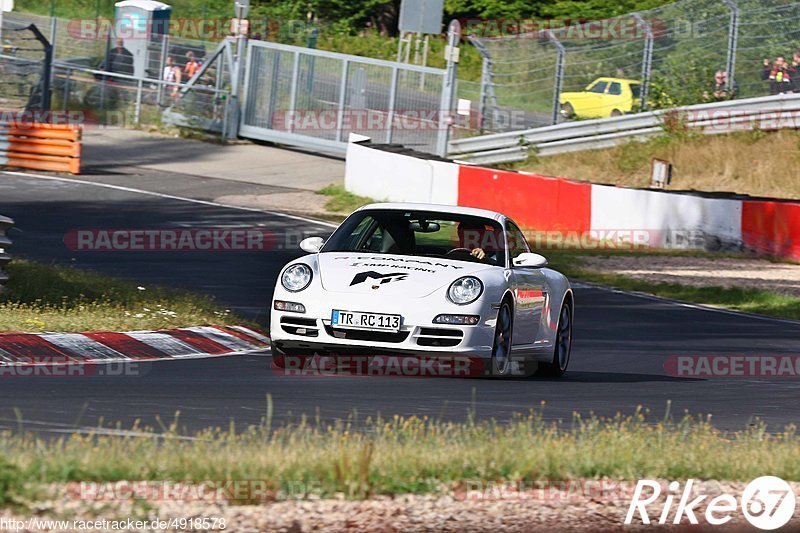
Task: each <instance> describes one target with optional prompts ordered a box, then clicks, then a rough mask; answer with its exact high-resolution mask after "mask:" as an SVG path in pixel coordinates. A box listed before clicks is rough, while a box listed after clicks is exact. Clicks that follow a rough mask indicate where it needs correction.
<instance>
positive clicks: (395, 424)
mask: <svg viewBox="0 0 800 533" xmlns="http://www.w3.org/2000/svg"><path fill="white" fill-rule="evenodd" d="M269 400H270V398H269V397H268V405H270V404H271V403H270V401H269ZM479 408H480V407H479ZM543 411H546V409H544V408H542V409H539V410H536V411H534V410H531V411H530V413H529V414H528V415H526V416H522V415H520V416H517V417H516V418H514V419H513V420H511V421H509V422H504V423H500V422H495V421H480V422H475V421H474V420H475V418H474V415H475V411H474V408H473V409H471V410H470V413H469V416H468V421H467V422H466V423H455V422H443V421H435V420H431V419H428V418H422V419H420V418H402V417H397V416H396V417H394V418H391V419H389V420H381V419H367V420H365V421H358V420H357V417H356V416H355V415H353V416H351V417H349V419H348V420H347V421H341V422H337V423H334V424H328V423H325V422H321V421H320V420H315V421H313V422H309V421H307V420H305V419H303V420H301V421H299V422H296V423H293V424H290V425H285V426H282V427H280V428H275V429H271V428H270V420H269V415H268V414H267V416H265V417H264V418H263V419H262V422H261V424H260V425H259V426H254V427H251V428H249V429H247V430H244V431H241V432H236V431H234V430H232V429H229V430H219V429H209V430H206V431H203V432H201V433H198V434H194V435H191V436H192V437H193V438H191V439H187V438H185V437H186V435H183V434H181V433H180V432H179V431H178V430H177V428H178V427H179V426H180V423H179V419H178V416H177V415H176V418H175V422H174V423H172V424H171V425H170V427H169V428H164V430H165V431H164V432H163V433H162V435H161V436H160V437H159V436H153V437H148V436H136V437H119V436H108V435H101V434H89V435H71V436H68V437H63V438H52V437H51V438H47V439H42V438H40V437H36V436H35V435H29V434H25V433H20V432H17V433H11V432H5V433H2V434H0V449H2V451H3V453H2V455H0V457H2V458H0V501H2V502H6V503H8V502H14V501H16V500H18V499H19V497H18V495H20V494H26V493H30V492H31V491H32V490H34V489H35V488H36V487H41V486H43V485H44V484H48V483H64V482H70V481H96V482H110V481H117V480H131V481H133V480H172V481H194V482H202V481H207V480H209V481H214V480H259V481H262V480H263V481H266V482H267V483H268V484H270V485H271V488H272V489H274V490H280V489H283V490H286V489H287V488H289V486H290V484H291V483H296V482H298V481H301V482H306V483H310V482H313V483H314V486H315V487H316V489H318V492H319V495H320V496H323V497H325V496H333V495H335V494H337V493H343V494H344V495H345V496H346V497H349V498H354V499H357V498H365V497H370V496H372V495H376V494H400V493H439V492H443V491H448V490H451V489H454V488H458V487H463V486H464V483H466V482H469V481H475V480H482V481H512V482H520V481H524V482H537V481H545V480H558V481H562V480H571V479H583V478H603V477H607V478H611V479H627V480H636V479H640V478H667V479H686V478H690V477H691V478H701V479H718V480H749V479H752V478H754V477H757V476H759V475H763V474H764V472H769V473H770V474H771V475H775V476H779V477H782V478H783V479H786V480H797V479H800V438H798V435H797V433H796V431H795V428H793V427H790V428H786V429H785V430H782V431H780V432H778V433H771V432H768V431H766V428H765V427H764V426H763V425H755V426H752V427H749V428H747V429H743V430H741V431H738V432H734V433H725V432H722V431H720V430H718V429H716V428H715V427H714V426H713V425H712V424H711V422H710V417H706V418H691V417H684V418H683V419H681V420H678V421H672V420H671V419H670V418H669V417H663V418H662V417H658V418H657V419H651V418H650V417H649V416H647V415H646V413H645V412H643V411H637V412H636V413H635V414H633V415H631V416H622V415H617V416H616V417H613V418H607V419H603V418H598V417H594V416H592V417H589V418H581V417H579V416H578V415H574V417H573V419H572V420H570V421H566V422H548V421H546V420H545V419H544V418H543V415H542V412H543ZM267 412H269V410H268V411H267ZM133 429H134V430H137V431H138V430H141V429H142V428H140V427H138V426H135V427H134V428H133Z"/></svg>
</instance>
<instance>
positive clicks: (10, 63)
mask: <svg viewBox="0 0 800 533" xmlns="http://www.w3.org/2000/svg"><path fill="white" fill-rule="evenodd" d="M43 37H44V36H43V35H42V34H41V32H39V29H38V28H37V27H36V26H35V25H32V24H30V23H22V22H19V21H16V20H13V19H9V18H8V17H4V18H3V23H2V27H1V28H0V43H1V44H2V49H0V109H2V110H3V111H4V112H18V111H31V110H41V109H44V108H46V107H47V101H46V96H47V94H46V91H45V83H46V80H45V74H46V72H45V64H46V60H47V41H46V39H44V38H43Z"/></svg>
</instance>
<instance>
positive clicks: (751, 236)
mask: <svg viewBox="0 0 800 533" xmlns="http://www.w3.org/2000/svg"><path fill="white" fill-rule="evenodd" d="M742 241H743V242H744V245H745V246H746V247H747V248H750V249H752V250H755V251H756V252H759V253H763V254H770V255H775V256H778V257H785V258H788V259H800V204H797V203H790V202H770V201H755V200H744V201H743V202H742Z"/></svg>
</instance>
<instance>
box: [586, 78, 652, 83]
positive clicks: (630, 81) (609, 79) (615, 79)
mask: <svg viewBox="0 0 800 533" xmlns="http://www.w3.org/2000/svg"><path fill="white" fill-rule="evenodd" d="M594 81H619V82H623V83H633V84H636V85H639V84H641V83H642V82H640V81H639V80H629V79H627V78H605V77H603V78H597V79H596V80H594ZM594 81H593V82H591V83H594Z"/></svg>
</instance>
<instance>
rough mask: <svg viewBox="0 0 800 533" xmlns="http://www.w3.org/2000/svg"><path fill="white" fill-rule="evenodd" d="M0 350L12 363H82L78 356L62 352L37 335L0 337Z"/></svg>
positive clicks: (20, 334) (18, 334)
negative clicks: (0, 349)
mask: <svg viewBox="0 0 800 533" xmlns="http://www.w3.org/2000/svg"><path fill="white" fill-rule="evenodd" d="M0 348H2V350H3V352H5V353H6V354H8V355H9V356H10V357H11V358H12V361H9V362H14V363H30V364H37V363H38V364H41V363H50V364H53V363H72V362H79V361H82V360H83V358H82V357H80V356H79V355H78V354H74V353H71V352H69V351H67V350H63V349H61V348H59V347H57V346H56V345H54V344H52V343H50V342H48V341H47V340H45V339H43V338H42V337H39V336H38V335H31V334H25V333H12V334H7V335H0Z"/></svg>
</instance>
